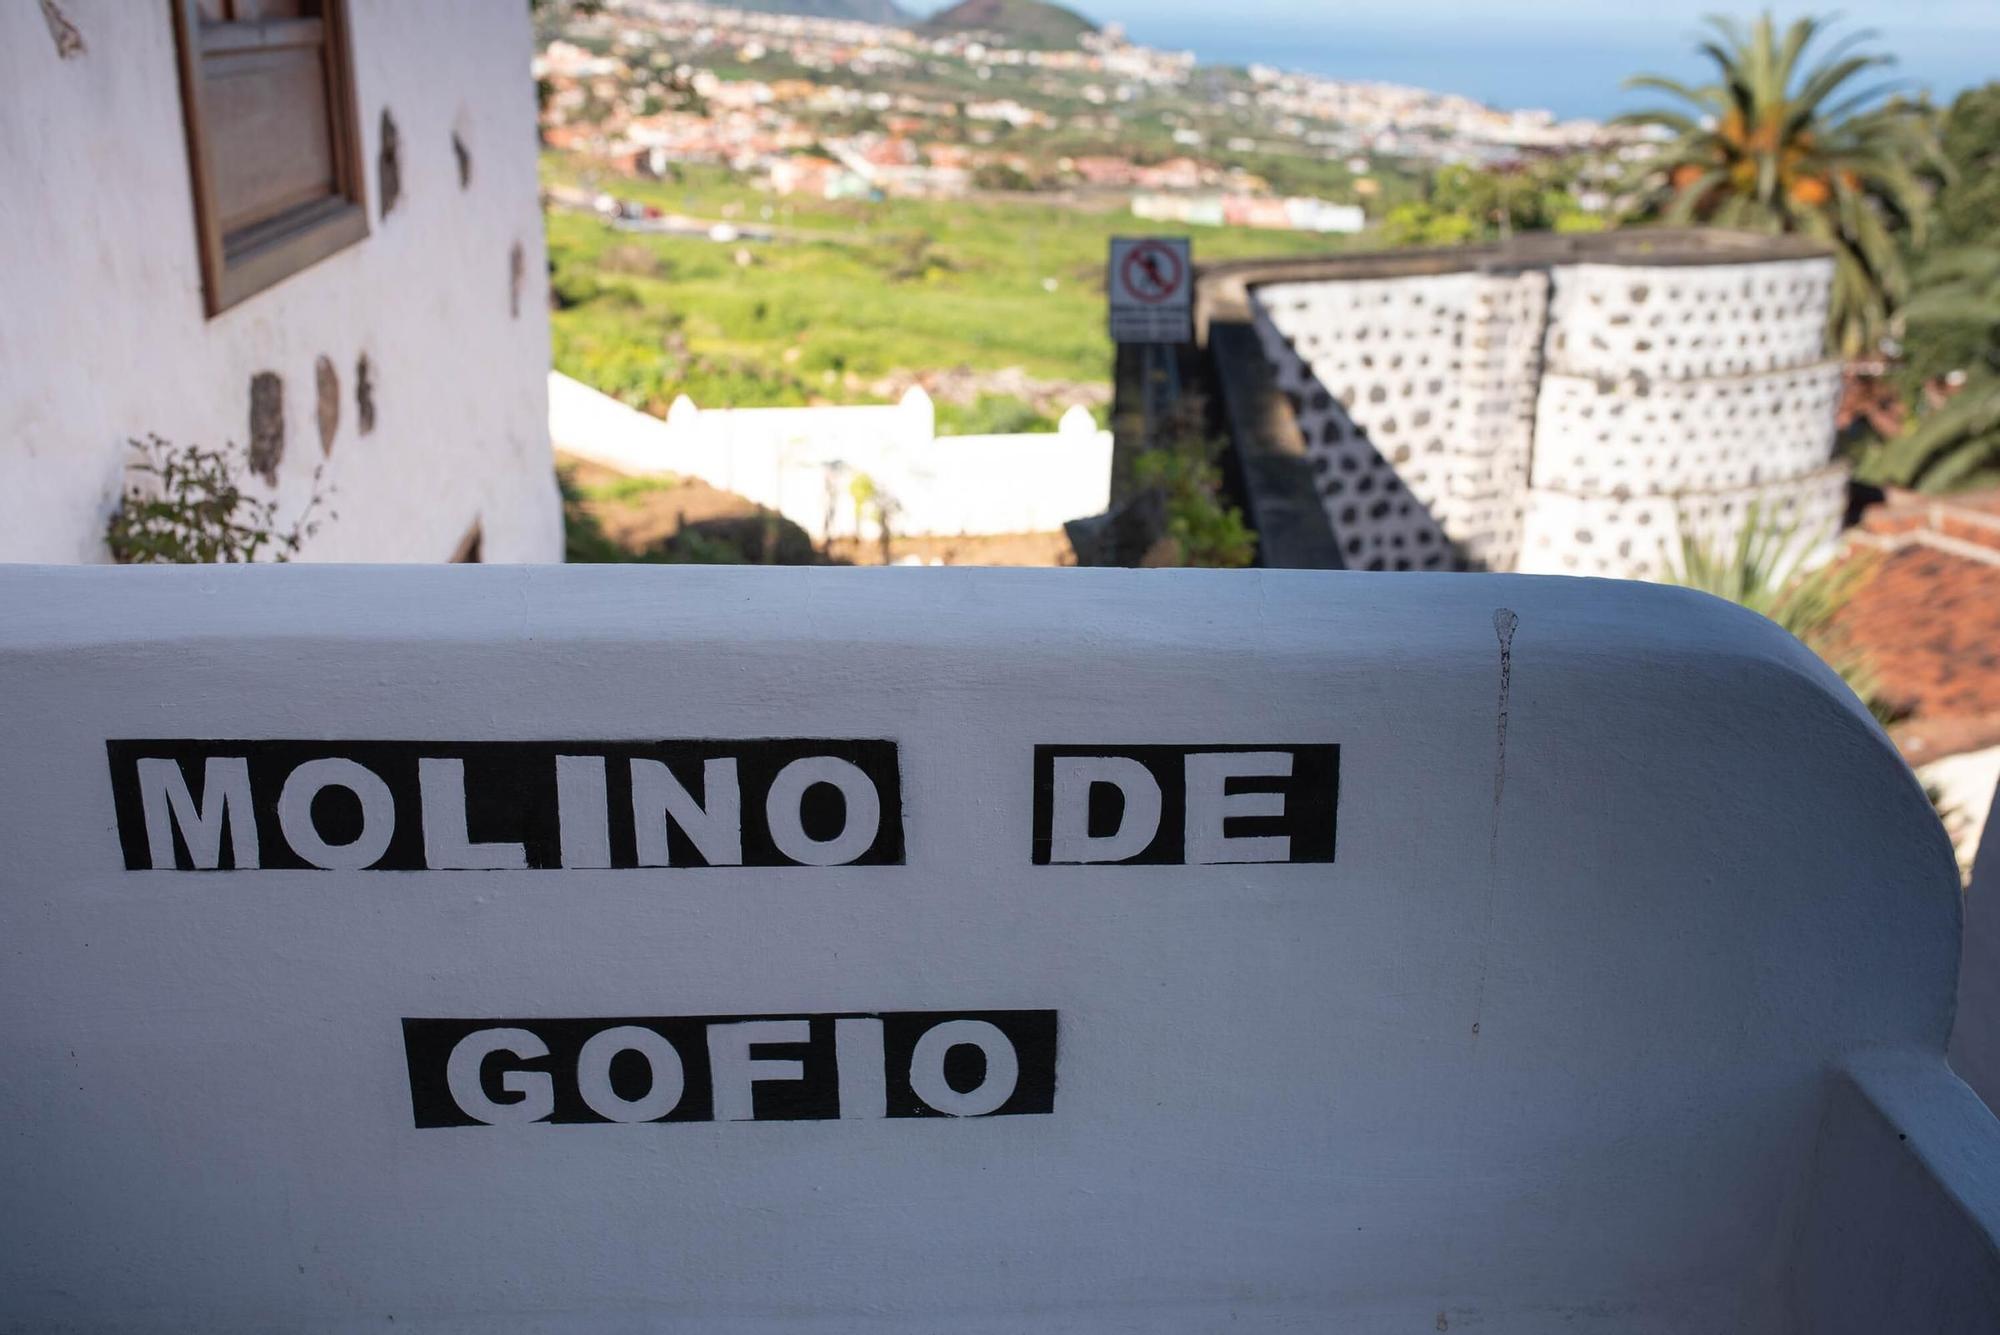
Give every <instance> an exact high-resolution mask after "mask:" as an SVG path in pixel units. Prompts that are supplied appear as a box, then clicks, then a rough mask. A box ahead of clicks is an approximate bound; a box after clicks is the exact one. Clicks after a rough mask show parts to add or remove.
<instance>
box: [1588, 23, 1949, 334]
mask: <svg viewBox="0 0 2000 1335" xmlns="http://www.w3.org/2000/svg"><path fill="white" fill-rule="evenodd" d="M1708 23H1709V26H1710V27H1711V28H1712V29H1713V30H1714V36H1712V37H1709V38H1706V39H1704V40H1703V41H1702V42H1701V43H1700V44H1699V49H1700V51H1701V53H1702V54H1703V55H1705V56H1707V57H1708V58H1709V60H1711V61H1713V62H1714V64H1715V76H1716V77H1715V81H1714V82H1713V83H1707V84H1703V85H1701V86H1699V87H1690V86H1689V85H1687V84H1684V83H1681V82H1678V81H1676V80H1673V79H1667V78H1662V77H1660V76H1658V75H1652V74H1645V75H1640V76H1638V77H1637V78H1633V79H1628V80H1626V86H1627V87H1628V88H1649V89H1653V90H1656V91H1658V92H1663V93H1666V94H1668V95H1670V96H1672V97H1676V98H1679V99H1680V100H1681V101H1683V102H1685V103H1687V104H1688V105H1689V110H1685V111H1676V110H1667V109H1654V110H1648V111H1639V112H1634V113H1632V114H1630V115H1628V116H1623V117H1620V118H1619V119H1620V121H1621V122H1623V123H1625V124H1632V125H1652V126H1658V127H1660V128H1661V129H1664V130H1666V131H1668V132H1670V133H1671V135H1672V138H1671V139H1670V140H1668V141H1667V142H1666V143H1665V144H1664V145H1663V152H1662V154H1661V155H1660V156H1659V157H1658V158H1656V159H1654V160H1653V161H1651V162H1649V163H1647V164H1645V170H1644V175H1643V179H1642V180H1641V181H1640V182H1639V209H1640V211H1641V212H1642V213H1643V214H1644V215H1645V216H1652V217H1658V218H1660V219H1661V220H1663V221H1666V222H1671V223H1688V222H1695V221H1700V222H1710V223H1715V224H1717V225H1719V226H1725V227H1742V228H1748V229H1751V230H1755V231H1765V232H1799V233H1803V234H1805V235H1807V236H1810V237H1815V238H1817V239H1819V240H1821V241H1823V242H1825V243H1827V244H1828V245H1829V246H1831V247H1832V248H1833V251H1834V258H1835V270H1834V286H1833V301H1832V309H1831V311H1830V313H1829V322H1828V329H1827V333H1828V337H1829V338H1830V339H1831V340H1832V341H1833V343H1834V345H1835V346H1836V347H1838V348H1839V349H1840V351H1841V352H1842V353H1843V354H1844V355H1846V356H1849V357H1856V356H1862V355H1865V354H1867V353H1870V352H1872V351H1874V349H1875V347H1876V344H1877V343H1878V342H1879V341H1880V339H1881V337H1882V335H1883V334H1884V333H1885V332H1886V331H1887V328H1888V322H1889V317H1890V315H1891V314H1892V313H1893V312H1894V310H1895V308H1896V307H1897V306H1898V305H1899V304H1900V303H1901V301H1902V300H1903V298H1904V296H1905V295H1906V293H1907V292H1908V288H1909V278H1908V275H1907V274H1906V273H1905V272H1904V268H1903V261H1902V255H1901V252H1900V248H1899V246H1898V245H1897V243H1896V239H1895V238H1894V236H1893V235H1892V229H1893V227H1894V225H1895V224H1897V223H1899V222H1900V223H1902V224H1904V225H1906V226H1907V227H1908V228H1909V229H1910V232H1911V238H1912V240H1913V241H1914V242H1915V243H1916V244H1919V245H1921V244H1922V240H1923V229H1924V222H1925V215H1926V213H1927V211H1928V208H1929V203H1930V201H1929V197H1928V195H1927V194H1926V192H1925V190H1924V187H1923V185H1922V183H1921V182H1920V180H1919V179H1918V175H1917V171H1916V169H1917V168H1918V167H1919V166H1921V165H1923V164H1925V163H1942V158H1941V156H1940V154H1939V151H1938V146H1937V139H1936V135H1935V133H1934V131H1933V129H1932V127H1931V125H1930V123H1929V116H1928V114H1927V112H1926V111H1925V110H1924V109H1922V108H1920V107H1916V106H1913V105H1910V104H1908V103H1904V102H1890V103H1883V102H1882V101H1881V99H1882V97H1883V95H1884V94H1885V93H1886V92H1887V91H1888V88H1887V87H1886V86H1884V85H1879V84H1878V85H1875V86H1872V87H1868V88H1864V89H1862V90H1860V91H1853V90H1852V87H1851V81H1852V80H1854V79H1855V78H1856V77H1857V76H1858V75H1861V74H1863V73H1864V72H1866V71H1868V70H1872V69H1878V68H1880V67H1882V66H1886V65H1889V64H1892V63H1893V59H1892V58H1891V57H1889V56H1886V55H1881V54H1879V53H1878V54H1856V52H1855V48H1856V47H1857V46H1860V45H1862V44H1864V43H1866V42H1868V41H1870V40H1871V39H1872V38H1873V37H1874V34H1873V33H1871V32H1857V33H1853V34H1851V35H1849V36H1848V37H1846V38H1844V39H1842V40H1840V41H1838V42H1835V43H1834V44H1833V46H1832V47H1831V48H1830V49H1829V50H1827V52H1826V54H1825V56H1824V58H1822V59H1821V60H1819V62H1818V63H1817V64H1815V65H1813V66H1811V67H1810V68H1805V67H1803V66H1802V65H1801V59H1802V57H1803V56H1804V55H1805V51H1806V48H1807V47H1808V46H1809V45H1811V44H1812V42H1813V40H1814V38H1815V37H1817V36H1818V35H1819V34H1820V32H1821V31H1822V30H1823V29H1824V27H1825V24H1824V23H1823V22H1822V21H1820V20H1818V19H1811V18H1802V19H1799V20H1798V21H1796V22H1795V23H1793V24H1792V25H1791V26H1790V27H1789V28H1787V29H1786V30H1785V33H1784V35H1783V37H1782V38H1781V37H1780V36H1779V35H1778V31H1777V25H1776V24H1775V23H1774V22H1773V21H1772V19H1771V15H1770V13H1769V12H1768V11H1767V12H1766V13H1765V14H1764V15H1763V16H1762V17H1760V18H1759V19H1757V21H1756V22H1755V23H1753V24H1751V25H1750V27H1749V28H1748V29H1747V30H1746V29H1745V28H1744V27H1743V26H1742V25H1741V24H1738V23H1736V22H1734V21H1732V20H1730V19H1726V18H1720V17H1711V18H1710V19H1709V20H1708Z"/></svg>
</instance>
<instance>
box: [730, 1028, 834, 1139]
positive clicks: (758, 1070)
mask: <svg viewBox="0 0 2000 1335" xmlns="http://www.w3.org/2000/svg"><path fill="white" fill-rule="evenodd" d="M811 1037H812V1025H811V1024H810V1023H808V1022H807V1021H805V1020H743V1021H739V1022H738V1023H736V1024H712V1025H710V1026H709V1027H708V1070H709V1083H710V1084H711V1086H712V1087H713V1088H714V1091H715V1120H716V1121H718V1122H749V1121H754V1120H755V1119H756V1116H757V1105H756V1098H755V1096H754V1092H753V1091H754V1090H755V1088H756V1086H757V1085H758V1084H759V1083H761V1082H762V1081H765V1080H802V1079H804V1078H805V1073H806V1066H805V1063H804V1062H800V1061H791V1060H788V1059H786V1058H781V1057H752V1056H751V1055H750V1049H751V1048H752V1047H753V1046H755V1045H757V1044H759V1043H804V1042H806V1041H807V1040H808V1039H810V1038H811Z"/></svg>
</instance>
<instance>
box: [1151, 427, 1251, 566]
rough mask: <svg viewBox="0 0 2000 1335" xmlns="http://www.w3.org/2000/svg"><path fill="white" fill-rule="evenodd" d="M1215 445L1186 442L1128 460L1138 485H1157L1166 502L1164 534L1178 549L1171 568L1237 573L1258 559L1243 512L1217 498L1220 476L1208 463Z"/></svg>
mask: <svg viewBox="0 0 2000 1335" xmlns="http://www.w3.org/2000/svg"><path fill="white" fill-rule="evenodd" d="M1217 448H1218V447H1217V446H1215V445H1214V444H1211V443H1210V442H1207V441H1191V442H1184V443H1181V444H1178V445H1174V446H1170V447H1168V448H1166V449H1159V450H1147V451H1146V452H1145V453H1143V454H1141V455H1139V457H1138V458H1136V459H1134V460H1133V461H1132V476H1133V477H1134V479H1135V480H1137V482H1138V483H1139V485H1140V486H1142V487H1158V488H1159V489H1160V490H1161V491H1162V492H1164V493H1165V494H1166V498H1167V536H1168V537H1169V538H1171V539H1172V540H1173V542H1174V545H1175V547H1176V549H1177V552H1176V555H1177V559H1176V560H1175V561H1174V562H1173V564H1175V565H1182V566H1213V567H1217V568H1220V569H1225V570H1234V569H1240V568H1242V567H1244V566H1247V565H1249V564H1250V563H1251V562H1252V561H1254V560H1256V559H1257V537H1256V535H1255V534H1254V533H1252V532H1251V531H1250V530H1249V528H1248V527H1246V526H1245V525H1244V523H1243V514H1242V512H1241V511H1239V510H1238V509H1237V508H1236V507H1235V506H1233V505H1230V504H1228V503H1227V502H1226V501H1225V500H1223V498H1222V474H1221V472H1220V470H1218V469H1217V468H1216V466H1215V464H1214V463H1213V462H1211V460H1212V458H1213V456H1214V454H1215V452H1216V449H1217Z"/></svg>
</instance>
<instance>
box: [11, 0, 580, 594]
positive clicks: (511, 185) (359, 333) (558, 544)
mask: <svg viewBox="0 0 2000 1335" xmlns="http://www.w3.org/2000/svg"><path fill="white" fill-rule="evenodd" d="M249 8H250V6H248V5H246V4H243V3H242V0H237V3H236V4H234V5H231V4H229V3H226V0H212V2H209V3H203V4H200V5H195V4H185V5H183V4H172V5H168V4H153V5H126V4H109V3H89V2H88V0H60V3H59V4H56V5H35V4H12V5H6V6H0V162H4V163H5V164H6V173H5V175H6V179H7V182H8V186H7V189H6V190H4V191H0V235H4V236H6V238H7V243H6V245H5V247H4V248H0V292H4V293H5V299H4V300H0V367H4V373H0V560H9V561H52V562H90V561H104V560H107V559H109V553H108V551H107V548H106V546H105V542H104V534H105V527H106V521H107V518H108V517H109V515H110V514H111V513H112V511H113V509H114V507H115V506H116V505H117V503H118V501H119V498H120V496H121V493H122V492H123V489H124V488H125V486H126V484H127V482H128V480H129V475H128V471H127V468H128V464H129V463H130V461H131V460H132V458H133V453H132V451H131V449H130V448H129V446H128V444H127V442H128V441H129V440H132V439H135V438H144V437H147V436H149V435H158V436H159V437H161V438H163V439H165V440H166V441H168V442H171V443H172V444H174V445H176V446H181V447H186V446H202V447H208V448H216V447H221V446H224V445H227V444H234V445H235V446H237V447H239V448H240V449H241V450H243V451H245V452H246V456H247V457H246V464H247V467H248V470H249V471H248V472H247V473H246V474H245V476H244V478H243V485H244V487H245V488H246V490H247V492H248V493H249V495H250V496H251V497H253V498H254V499H257V500H260V501H271V502H274V503H275V504H276V505H277V507H278V522H279V523H280V524H286V523H288V522H289V520H290V519H291V517H292V516H294V515H296V514H297V513H298V512H299V511H301V510H302V509H304V508H305V506H306V503H307V501H308V498H309V497H310V496H311V495H312V493H313V491H314V487H315V483H314V477H315V474H316V473H317V474H319V475H320V485H321V486H322V487H323V488H325V489H326V490H327V491H328V492H329V493H330V495H329V498H328V504H327V506H326V509H327V510H328V511H330V513H331V515H332V516H337V517H329V518H328V519H327V521H326V523H325V526H324V527H323V528H322V529H321V531H320V532H319V533H318V534H317V536H315V537H313V538H312V539H310V540H309V541H308V542H307V543H306V545H305V547H304V549H303V551H302V552H301V556H302V557H303V558H305V559H312V560H346V561H444V560H448V559H452V558H454V557H457V558H460V559H479V558H483V559H485V560H490V561H555V560H560V559H561V558H562V551H563V537H562V518H561V506H560V502H559V499H558V496H557V493H556V486H555V479H554V476H553V472H552V468H551V464H550V453H549V443H548V426H547V423H548V407H547V381H546V372H547V368H548V364H549V342H548V340H549V335H548V321H547V318H546V314H545V312H546V307H547V280H546V271H547V263H546V259H545V257H544V253H543V243H542V220H541V215H540V211H539V208H538V205H537V189H536V166H535V148H534V145H535V94H534V84H533V82H532V80H531V79H530V78H529V75H528V62H529V58H530V56H531V54H532V51H533V44H532V37H531V32H530V28H529V19H528V12H527V6H526V5H522V4H509V5H489V4H486V3H484V2H483V0H456V2H455V3H429V4H423V5H400V4H397V5H379V4H358V3H347V2H346V0H320V3H319V4H317V5H315V6H314V7H313V8H314V10H315V11H316V13H317V14H318V15H319V17H315V18H305V19H287V20H271V21H269V22H263V23H233V22H226V21H223V22H217V21H213V20H211V19H209V18H203V17H199V16H203V15H209V16H213V15H222V16H224V17H225V18H226V16H228V15H229V14H230V13H232V12H236V11H247V10H248V9H249ZM59 24H60V25H61V26H58V25H59ZM65 29H66V30H67V32H68V33H69V34H70V36H69V39H68V40H65V38H64V36H63V34H64V31H65ZM552 54H553V56H554V58H556V59H558V60H560V61H562V62H563V63H564V64H565V65H566V66H567V67H570V68H575V69H580V70H581V69H588V68H590V67H591V60H590V58H589V57H587V56H586V55H585V54H584V53H581V52H577V51H573V50H570V51H560V52H554V53H552ZM248 70H263V71H270V70H282V71H284V72H285V73H286V77H284V78H282V79H277V78H271V79H246V78H242V77H240V76H241V75H242V74H243V73H244V72H245V71H248Z"/></svg>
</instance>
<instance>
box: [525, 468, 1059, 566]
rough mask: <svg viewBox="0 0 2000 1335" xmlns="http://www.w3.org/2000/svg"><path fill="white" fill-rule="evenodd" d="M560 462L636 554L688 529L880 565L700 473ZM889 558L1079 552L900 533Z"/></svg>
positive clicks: (794, 555)
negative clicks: (818, 540)
mask: <svg viewBox="0 0 2000 1335" xmlns="http://www.w3.org/2000/svg"><path fill="white" fill-rule="evenodd" d="M556 464H557V466H558V467H559V468H560V469H562V471H563V472H564V474H565V475H566V476H567V477H568V478H569V481H570V484H571V486H572V487H574V488H575V489H576V490H577V491H578V492H579V493H581V495H582V497H583V499H582V501H581V502H580V508H581V509H582V510H583V511H584V512H585V513H587V514H588V515H589V516H590V517H591V518H593V519H595V520H596V521H597V523H598V526H599V527H600V528H601V529H602V530H603V531H604V536H605V537H606V538H608V539H610V540H611V541H612V542H613V543H614V544H616V545H617V546H618V547H619V548H620V549H622V550H624V551H625V552H627V553H629V554H631V555H633V556H635V557H636V556H638V555H640V554H641V553H643V552H645V551H646V550H647V549H649V548H657V547H660V546H662V545H668V544H673V543H675V542H677V541H680V542H685V540H686V535H687V534H688V533H690V532H692V533H695V534H698V535H701V536H703V537H706V538H709V539H713V540H717V541H721V542H727V543H730V544H732V545H733V546H735V547H736V548H737V549H738V550H740V551H741V552H742V553H743V558H744V559H746V560H749V561H753V562H755V561H760V560H762V559H763V556H764V548H765V546H766V545H767V544H768V545H769V546H770V547H771V549H772V561H773V563H774V564H780V565H803V564H819V563H827V564H835V565H881V564H883V559H882V558H883V552H882V545H881V544H880V543H879V542H875V541H872V540H871V541H868V542H863V543H856V542H855V541H854V540H852V539H848V538H837V539H835V540H834V541H833V542H832V543H831V544H829V547H828V548H827V549H826V550H816V549H815V548H814V544H813V543H812V540H811V539H810V538H809V537H808V536H807V535H806V533H805V530H803V529H801V528H800V527H799V526H798V525H796V524H794V523H792V522H791V521H789V520H787V519H784V518H782V517H780V516H778V515H776V514H774V513H771V512H769V511H766V510H764V509H763V508H762V507H760V506H758V505H757V504H755V503H754V502H752V501H750V500H747V499H745V498H744V497H742V496H739V495H737V494H736V493H735V492H733V491H723V490H722V489H721V488H719V487H712V486H710V485H709V484H708V483H706V482H703V481H701V480H700V479H699V478H673V479H662V480H661V484H660V485H646V484H644V483H636V482H635V479H633V478H631V477H630V476H629V475H627V474H624V473H620V472H618V471H617V470H615V469H611V468H606V467H605V466H603V465H602V464H596V463H591V462H589V461H588V460H584V459H579V458H576V457H575V456H573V455H567V454H561V453H558V454H557V455H556ZM889 560H890V561H891V562H894V563H898V564H922V565H947V566H1059V565H1072V564H1074V563H1075V557H1074V555H1073V554H1072V553H1071V551H1070V546H1069V539H1068V538H1066V537H1065V536H1063V534H1061V533H1060V532H1057V533H998V534H983V535H978V536H958V537H895V536H893V535H892V537H891V540H890V543H889Z"/></svg>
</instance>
